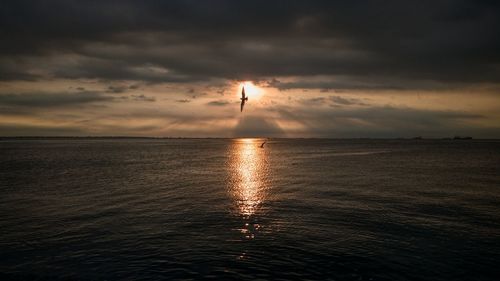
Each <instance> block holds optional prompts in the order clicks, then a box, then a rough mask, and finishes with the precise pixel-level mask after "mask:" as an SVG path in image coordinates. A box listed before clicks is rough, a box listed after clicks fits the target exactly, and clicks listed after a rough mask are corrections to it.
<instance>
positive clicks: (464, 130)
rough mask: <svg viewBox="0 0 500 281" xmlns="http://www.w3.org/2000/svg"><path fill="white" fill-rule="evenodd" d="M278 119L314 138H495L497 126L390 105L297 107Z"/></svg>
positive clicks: (473, 117)
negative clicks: (480, 126)
mask: <svg viewBox="0 0 500 281" xmlns="http://www.w3.org/2000/svg"><path fill="white" fill-rule="evenodd" d="M273 110H274V111H276V112H278V113H279V115H280V119H282V120H291V121H294V122H297V123H299V124H302V125H304V126H303V127H304V128H306V129H304V131H300V132H290V133H291V134H292V135H293V134H294V133H296V134H297V133H298V134H299V135H300V134H306V135H312V136H317V137H361V136H371V137H387V138H394V137H411V136H420V135H421V136H428V137H446V136H453V135H470V134H471V133H476V134H482V135H488V136H491V135H494V132H495V131H496V130H498V129H499V128H498V126H496V127H495V126H493V127H491V126H489V127H483V128H481V129H480V128H477V127H476V126H475V125H474V124H473V123H471V122H474V121H478V120H483V119H485V118H486V117H485V116H483V115H480V114H475V113H468V112H462V111H451V110H446V111H443V110H421V109H414V108H397V107H390V106H383V107H379V106H373V107H361V108H352V107H345V108H338V109H336V110H329V109H328V108H326V109H320V108H317V107H316V108H311V107H300V108H290V107H289V108H286V107H280V108H274V109H273Z"/></svg>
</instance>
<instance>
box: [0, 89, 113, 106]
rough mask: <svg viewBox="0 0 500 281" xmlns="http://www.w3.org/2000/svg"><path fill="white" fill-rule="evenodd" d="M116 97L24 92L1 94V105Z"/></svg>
mask: <svg viewBox="0 0 500 281" xmlns="http://www.w3.org/2000/svg"><path fill="white" fill-rule="evenodd" d="M114 99H115V98H113V97H110V96H107V95H104V94H102V93H99V92H84V91H80V92H77V93H37V92H33V93H22V94H0V105H2V106H15V107H29V108H50V107H68V106H79V105H85V104H90V103H96V102H108V101H112V100H114Z"/></svg>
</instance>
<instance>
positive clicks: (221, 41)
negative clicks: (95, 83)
mask: <svg viewBox="0 0 500 281" xmlns="http://www.w3.org/2000/svg"><path fill="white" fill-rule="evenodd" d="M499 26H500V4H499V2H498V1H449V0H438V1H396V0H393V1H383V2H380V1H368V2H363V3H359V2H356V1H326V0H325V1H293V0H288V1H284V0H276V1H263V0H257V1H251V2H244V1H230V0H217V1H209V2H208V1H207V2H200V1H189V0H185V1H175V0H173V1H120V2H116V1H82V2H74V1H63V0H60V1H51V2H50V3H45V2H44V3H41V2H39V1H22V0H21V1H8V2H3V3H2V4H1V9H0V38H1V40H2V44H1V45H0V79H2V80H16V79H20V80H26V79H30V80H32V79H36V78H38V79H43V78H46V77H59V78H69V79H77V78H97V79H109V80H138V81H148V82H177V83H185V82H192V81H202V80H210V79H218V78H223V79H244V80H259V79H263V78H266V77H286V76H314V75H325V76H328V77H336V76H342V77H344V78H345V79H344V80H343V79H340V80H336V79H333V78H329V79H327V80H326V81H323V82H316V83H313V84H307V83H305V82H301V84H283V83H281V84H279V85H275V86H276V87H280V88H282V89H286V88H297V87H303V88H320V89H335V88H349V89H351V88H401V87H402V88H413V87H418V86H419V85H421V84H422V83H426V84H425V85H426V87H431V88H432V87H434V86H435V85H434V84H433V83H437V84H438V85H439V84H440V83H444V84H453V83H482V82H487V83H499V82H500V81H499V80H500V78H499V77H500V67H499V64H500V52H498V50H499V49H500V28H499ZM40 62H45V63H40ZM68 62H71V63H68Z"/></svg>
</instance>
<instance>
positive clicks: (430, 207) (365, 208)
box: [0, 138, 500, 280]
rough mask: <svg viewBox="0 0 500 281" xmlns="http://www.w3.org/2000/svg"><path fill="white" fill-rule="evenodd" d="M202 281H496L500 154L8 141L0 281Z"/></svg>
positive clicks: (0, 159)
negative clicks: (209, 280) (210, 280)
mask: <svg viewBox="0 0 500 281" xmlns="http://www.w3.org/2000/svg"><path fill="white" fill-rule="evenodd" d="M264 142H265V143H264ZM263 143H264V145H262V144H263ZM261 146H262V147H261ZM208 279H212V280H500V141H499V140H475V139H473V140H450V139H448V140H426V139H415V140H410V139H393V140H382V139H251V138H250V139H154V138H2V139H0V280H208Z"/></svg>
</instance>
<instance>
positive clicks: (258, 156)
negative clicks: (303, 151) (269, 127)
mask: <svg viewBox="0 0 500 281" xmlns="http://www.w3.org/2000/svg"><path fill="white" fill-rule="evenodd" d="M262 142H263V140H261V139H236V140H234V142H233V143H232V145H231V149H230V157H229V163H228V169H229V175H230V181H229V192H230V194H231V197H232V198H233V200H234V204H235V210H236V212H237V213H238V215H241V216H242V217H243V218H244V220H245V222H244V226H243V227H242V228H241V229H239V230H240V232H241V233H242V234H244V236H245V238H247V239H253V238H254V237H255V232H256V231H257V230H258V229H259V228H260V227H261V226H260V225H259V224H258V223H255V221H254V220H253V219H252V216H255V215H256V214H258V212H259V211H260V210H259V208H260V207H261V205H262V203H263V202H264V201H265V199H266V195H267V189H268V184H267V183H268V178H269V165H268V159H267V158H268V155H267V150H266V148H260V144H261V143H262Z"/></svg>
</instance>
